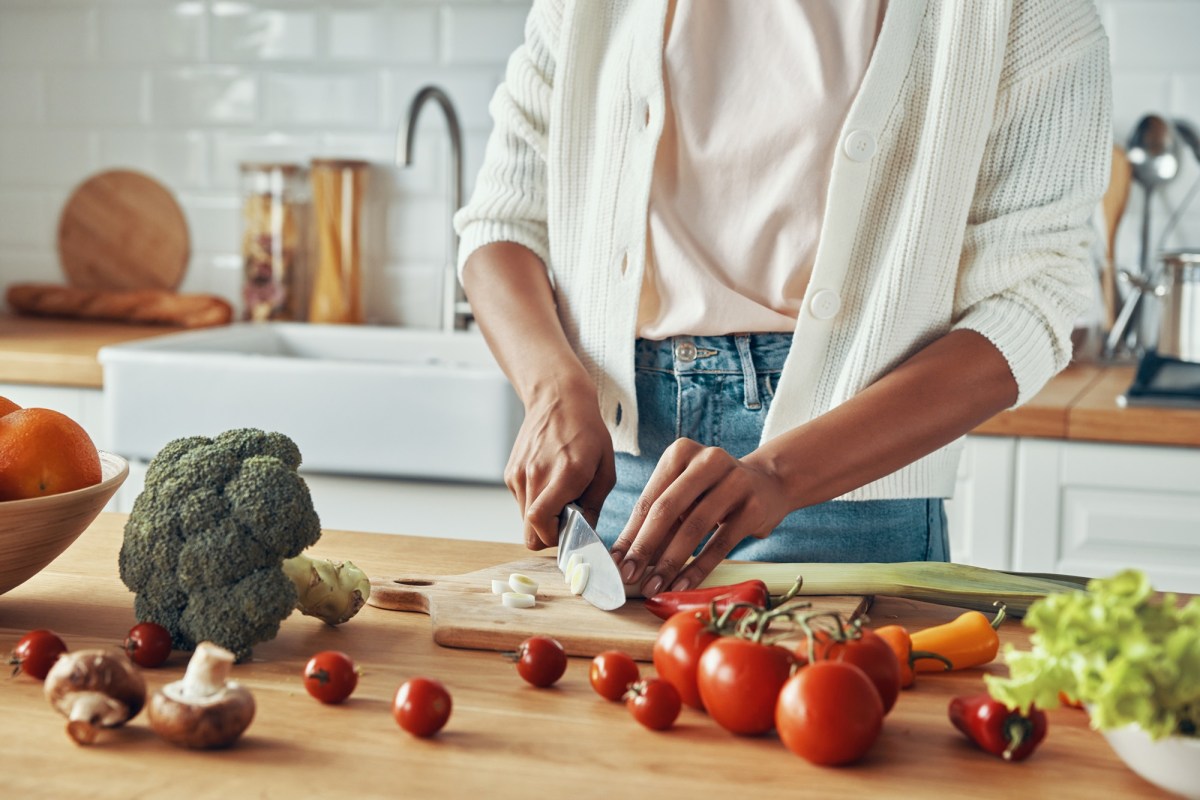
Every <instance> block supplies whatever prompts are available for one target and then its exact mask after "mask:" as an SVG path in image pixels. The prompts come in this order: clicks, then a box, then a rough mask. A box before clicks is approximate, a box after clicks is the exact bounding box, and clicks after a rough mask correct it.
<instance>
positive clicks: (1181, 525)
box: [947, 436, 1200, 592]
mask: <svg viewBox="0 0 1200 800" xmlns="http://www.w3.org/2000/svg"><path fill="white" fill-rule="evenodd" d="M959 472H960V474H959V480H958V493H957V495H956V497H955V498H954V500H952V501H951V502H950V503H949V504H948V505H947V514H948V516H949V518H950V525H951V547H952V549H951V553H952V557H953V558H954V560H955V561H961V562H964V563H971V564H978V565H980V566H987V567H993V568H997V569H1014V570H1019V571H1025V572H1057V573H1066V574H1074V575H1085V576H1103V575H1109V574H1112V573H1115V572H1117V571H1118V570H1120V569H1123V568H1125V567H1137V568H1139V569H1141V570H1144V571H1145V572H1146V574H1147V575H1148V576H1149V577H1150V579H1151V581H1152V582H1153V583H1154V585H1155V587H1156V588H1159V589H1163V590H1171V591H1184V592H1200V448H1189V447H1160V446H1149V445H1128V444H1108V443H1098V442H1080V441H1064V440H1056V439H1033V438H1029V439H1023V438H1008V437H991V436H976V437H968V439H967V447H966V450H965V452H964V455H963V461H962V464H961V466H960V471H959Z"/></svg>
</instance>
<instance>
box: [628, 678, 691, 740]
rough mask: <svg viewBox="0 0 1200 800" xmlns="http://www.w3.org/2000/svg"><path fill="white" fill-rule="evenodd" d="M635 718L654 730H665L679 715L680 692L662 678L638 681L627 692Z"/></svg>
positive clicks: (631, 711) (629, 705)
mask: <svg viewBox="0 0 1200 800" xmlns="http://www.w3.org/2000/svg"><path fill="white" fill-rule="evenodd" d="M625 705H626V706H627V707H628V708H629V711H630V713H632V714H633V718H634V719H636V720H637V721H638V722H640V723H642V724H643V725H645V726H646V727H647V728H649V729H650V730H652V731H665V730H667V729H668V728H670V727H671V726H672V725H674V724H675V720H676V718H677V717H678V716H679V709H680V705H681V703H680V700H679V692H678V691H676V689H675V687H674V686H672V685H671V684H669V683H667V682H666V681H664V680H663V679H662V678H648V679H647V680H644V681H637V682H636V683H634V684H633V685H631V686H630V687H629V691H628V692H627V693H626V694H625Z"/></svg>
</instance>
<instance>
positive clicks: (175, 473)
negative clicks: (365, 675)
mask: <svg viewBox="0 0 1200 800" xmlns="http://www.w3.org/2000/svg"><path fill="white" fill-rule="evenodd" d="M299 466H300V450H299V448H297V447H296V444H295V442H293V441H292V440H291V439H290V438H288V437H287V436H284V435H283V434H281V433H265V432H263V431H261V430H258V429H254V428H244V429H238V430H231V431H226V432H225V433H222V434H220V435H219V436H216V437H214V438H211V439H210V438H207V437H202V436H194V437H189V438H185V439H176V440H175V441H173V442H170V443H168V444H167V445H166V446H164V447H163V448H162V450H160V451H159V452H158V454H157V455H156V456H155V457H154V459H153V460H152V461H151V462H150V465H149V467H148V468H147V470H146V483H145V488H144V489H143V490H142V493H141V494H140V495H138V497H137V500H135V501H134V504H133V509H132V511H131V512H130V515H129V520H128V522H127V523H126V525H125V536H124V540H123V542H122V544H121V553H120V557H119V567H120V573H121V580H122V581H124V583H125V585H126V586H127V587H129V589H130V590H131V591H133V592H134V593H135V594H136V597H135V598H134V603H133V608H134V614H135V615H136V616H137V618H138V619H139V620H140V621H150V622H157V623H158V624H160V625H162V626H163V627H165V628H166V629H167V630H169V631H170V632H171V636H172V638H173V639H174V644H175V647H176V648H178V649H181V650H193V649H195V647H196V645H197V643H199V642H203V641H210V642H213V643H215V644H218V645H220V646H221V647H224V648H226V649H227V650H231V651H232V652H233V653H234V654H235V655H236V656H237V658H238V659H239V660H243V659H245V658H247V657H248V656H249V655H250V651H251V648H252V647H253V646H254V645H255V644H257V643H259V642H264V641H268V640H270V639H273V638H274V637H275V635H276V634H277V633H278V632H279V624H280V622H282V621H283V620H284V619H285V618H286V617H287V616H288V615H289V614H290V613H291V612H292V610H293V609H294V608H296V607H298V605H299V607H300V609H301V611H303V612H304V613H306V614H313V615H315V616H318V617H320V618H321V619H324V620H325V621H326V622H329V623H330V624H337V623H340V622H345V621H346V620H348V619H349V618H350V617H352V616H354V614H355V613H356V612H357V611H358V610H359V609H360V608H362V606H363V604H364V603H365V602H366V598H367V596H368V595H369V593H370V583H369V581H368V580H367V579H366V576H365V575H363V574H362V572H361V570H358V569H357V568H356V567H354V565H353V564H349V563H346V564H344V565H341V566H340V568H339V566H338V564H337V562H320V561H315V560H311V559H308V558H307V557H305V558H304V560H301V561H293V562H291V564H292V565H291V566H290V567H289V566H286V564H287V562H289V561H290V560H292V559H296V558H297V557H299V556H300V555H301V553H302V552H303V551H304V550H305V549H307V548H309V547H311V546H312V545H313V544H315V543H316V541H317V540H318V539H319V538H320V537H321V523H320V519H319V518H318V517H317V514H316V511H315V510H314V508H313V503H312V497H311V496H310V495H309V492H308V486H307V484H305V482H304V479H303V478H302V477H300V475H299V474H298V473H297V469H298V467H299ZM297 568H298V569H297ZM293 573H297V574H293ZM327 580H331V581H333V583H332V584H330V585H329V586H326V585H325V584H324V581H327ZM302 597H303V601H302Z"/></svg>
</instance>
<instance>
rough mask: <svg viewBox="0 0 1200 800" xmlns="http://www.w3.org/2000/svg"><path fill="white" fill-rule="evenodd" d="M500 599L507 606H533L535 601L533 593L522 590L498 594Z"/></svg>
mask: <svg viewBox="0 0 1200 800" xmlns="http://www.w3.org/2000/svg"><path fill="white" fill-rule="evenodd" d="M500 601H501V602H502V603H504V605H505V606H506V607H508V608H533V604H534V603H535V602H536V601H535V600H534V598H533V595H531V594H525V593H524V592H505V593H504V594H502V595H500Z"/></svg>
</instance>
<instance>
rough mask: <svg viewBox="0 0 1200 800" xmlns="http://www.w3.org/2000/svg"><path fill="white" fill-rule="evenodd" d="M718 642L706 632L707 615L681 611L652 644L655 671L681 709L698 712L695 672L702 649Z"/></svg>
mask: <svg viewBox="0 0 1200 800" xmlns="http://www.w3.org/2000/svg"><path fill="white" fill-rule="evenodd" d="M719 638H721V637H720V636H718V635H717V634H716V633H713V632H712V631H711V630H709V628H708V615H707V614H705V613H703V612H692V611H680V612H679V613H678V614H673V615H672V616H671V618H670V619H668V620H667V621H666V622H664V623H663V624H662V627H660V628H659V629H658V637H657V638H656V639H655V640H654V669H655V671H656V672H658V675H659V677H661V678H662V679H663V680H665V681H666V682H667V683H669V684H671V685H672V686H674V687H675V690H676V691H678V692H679V699H680V700H682V701H683V704H684V705H686V706H690V707H691V708H694V709H697V710H699V711H703V710H704V701H703V700H701V699H700V690H699V689H697V688H696V668H697V667H698V666H699V665H700V656H701V654H702V653H703V652H704V650H705V648H707V647H708V646H709V645H711V644H712V643H713V642H715V641H717V639H719Z"/></svg>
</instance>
